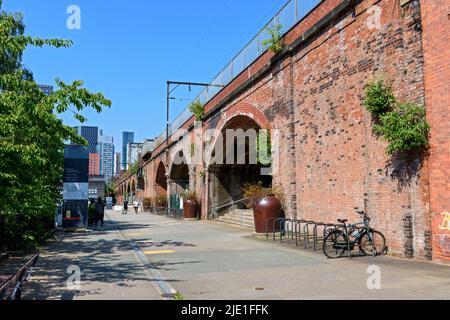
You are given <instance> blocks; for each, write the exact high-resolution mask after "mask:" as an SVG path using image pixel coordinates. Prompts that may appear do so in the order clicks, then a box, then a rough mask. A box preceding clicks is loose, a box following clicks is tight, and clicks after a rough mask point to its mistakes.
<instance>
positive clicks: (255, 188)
mask: <svg viewBox="0 0 450 320" xmlns="http://www.w3.org/2000/svg"><path fill="white" fill-rule="evenodd" d="M241 191H242V192H243V194H244V197H245V198H248V200H247V203H246V205H247V208H253V206H254V205H255V203H256V202H257V201H258V200H259V199H260V198H262V197H265V196H267V195H275V196H276V197H277V198H278V200H280V202H281V204H282V205H283V204H284V193H283V190H282V189H281V187H271V188H265V187H263V183H262V181H258V183H248V182H247V183H244V185H243V186H242V188H241Z"/></svg>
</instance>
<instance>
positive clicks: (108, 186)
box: [105, 183, 116, 196]
mask: <svg viewBox="0 0 450 320" xmlns="http://www.w3.org/2000/svg"><path fill="white" fill-rule="evenodd" d="M114 194H116V190H115V186H114V183H105V196H112V195H114Z"/></svg>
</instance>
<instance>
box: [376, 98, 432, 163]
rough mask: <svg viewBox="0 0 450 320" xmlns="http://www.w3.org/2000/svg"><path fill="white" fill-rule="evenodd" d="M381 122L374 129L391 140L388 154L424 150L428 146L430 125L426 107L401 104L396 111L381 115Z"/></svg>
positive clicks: (387, 139)
mask: <svg viewBox="0 0 450 320" xmlns="http://www.w3.org/2000/svg"><path fill="white" fill-rule="evenodd" d="M380 122H381V124H375V125H374V129H375V131H376V132H377V133H379V134H382V135H383V138H384V139H385V140H386V141H388V142H389V145H388V147H387V153H388V154H391V155H392V154H395V153H398V152H410V151H414V150H423V149H425V148H427V147H428V133H429V130H430V126H429V125H428V122H427V120H426V116H425V109H424V108H423V107H422V106H420V105H417V104H414V103H403V104H399V105H398V106H397V108H396V110H394V111H390V112H387V113H385V114H383V115H381V116H380Z"/></svg>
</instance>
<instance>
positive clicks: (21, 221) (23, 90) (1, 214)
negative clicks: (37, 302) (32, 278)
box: [0, 0, 111, 249]
mask: <svg viewBox="0 0 450 320" xmlns="http://www.w3.org/2000/svg"><path fill="white" fill-rule="evenodd" d="M24 32H25V25H24V22H23V16H22V15H21V14H20V13H9V12H6V11H4V9H3V8H2V1H1V0H0V219H1V220H2V221H3V222H4V226H5V227H4V233H5V234H4V237H5V240H6V246H7V247H8V248H12V249H15V248H18V247H24V246H27V245H37V244H38V243H40V242H41V241H43V240H45V239H46V238H47V237H48V236H49V231H50V230H51V229H52V226H53V217H54V212H55V210H56V204H57V202H58V201H59V200H60V199H61V187H62V174H63V161H64V144H65V143H66V142H67V141H73V142H75V143H80V144H84V145H86V143H87V142H86V141H85V140H84V139H83V138H82V137H80V136H78V134H77V132H76V130H75V129H74V128H72V127H70V126H68V125H65V124H64V123H63V121H62V120H61V119H60V118H59V117H58V116H59V115H60V114H62V113H65V112H68V111H69V112H72V113H73V115H74V117H75V119H77V120H78V121H79V122H81V123H82V122H84V121H86V119H85V118H84V117H83V115H82V114H81V112H82V111H83V109H85V108H86V107H90V108H93V109H95V110H96V111H97V112H101V110H102V108H103V107H110V106H111V101H110V100H108V99H106V98H105V97H104V96H103V94H101V93H91V92H89V91H88V90H87V89H85V88H83V87H82V86H83V82H82V81H74V82H73V83H71V84H66V83H65V82H64V81H62V80H60V79H56V85H57V89H56V90H55V91H54V92H53V93H52V94H50V95H49V96H47V95H45V94H44V93H43V92H42V91H41V90H40V89H39V87H38V85H37V83H36V82H35V81H34V78H33V73H32V72H31V71H30V70H28V69H26V68H25V67H24V66H23V65H22V55H23V52H24V50H25V49H26V48H27V47H28V46H36V47H43V46H53V47H56V48H66V47H69V46H71V45H72V42H71V41H68V40H61V39H39V38H33V37H30V36H26V35H24ZM0 232H1V230H0ZM2 245H5V243H4V244H0V246H2Z"/></svg>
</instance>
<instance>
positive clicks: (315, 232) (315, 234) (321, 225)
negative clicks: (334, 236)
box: [313, 222, 336, 251]
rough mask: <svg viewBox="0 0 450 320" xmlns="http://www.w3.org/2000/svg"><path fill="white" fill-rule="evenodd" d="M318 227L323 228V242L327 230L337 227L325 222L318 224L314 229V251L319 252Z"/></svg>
mask: <svg viewBox="0 0 450 320" xmlns="http://www.w3.org/2000/svg"><path fill="white" fill-rule="evenodd" d="M318 227H323V235H322V241H323V239H324V238H325V236H326V230H327V228H329V227H334V228H335V229H336V225H335V224H334V223H323V222H317V223H316V225H315V226H314V228H313V247H314V251H316V250H317V243H318V242H319V241H318V238H319V237H318V233H317V228H318Z"/></svg>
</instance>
